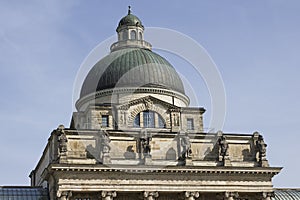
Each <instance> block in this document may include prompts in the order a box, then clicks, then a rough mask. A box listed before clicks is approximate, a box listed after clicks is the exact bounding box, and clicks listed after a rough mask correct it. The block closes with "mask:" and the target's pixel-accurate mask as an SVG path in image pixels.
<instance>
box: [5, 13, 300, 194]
mask: <svg viewBox="0 0 300 200" xmlns="http://www.w3.org/2000/svg"><path fill="white" fill-rule="evenodd" d="M116 31H117V34H118V41H117V42H115V43H114V44H112V45H111V49H110V50H111V52H110V54H109V55H107V56H106V57H104V58H102V59H101V60H100V61H99V62H98V63H97V64H95V66H94V67H93V68H92V69H91V70H90V72H89V73H88V75H87V77H86V78H85V81H84V83H83V85H82V88H81V93H80V98H79V99H78V101H77V103H76V108H77V112H75V113H73V118H72V120H71V123H70V127H69V128H65V127H64V126H63V125H60V126H59V127H58V128H57V129H55V130H53V131H52V133H51V136H50V138H49V140H48V143H47V145H46V147H45V149H44V152H43V155H42V157H41V158H40V160H39V162H38V164H37V166H36V168H35V169H34V170H33V171H32V172H31V174H30V178H31V186H32V187H31V188H27V190H30V189H32V190H35V192H36V190H39V191H40V192H41V194H43V195H44V193H43V192H45V191H47V192H48V195H49V198H50V199H60V200H96V199H103V200H135V199H144V200H155V199H157V200H175V199H182V200H194V199H204V200H213V199H220V200H225V199H226V200H234V199H239V200H270V199H285V198H282V196H280V195H279V196H278V195H277V194H283V193H285V192H286V194H291V192H289V191H286V190H284V191H275V194H274V188H273V185H272V178H273V177H274V176H275V175H276V174H278V173H279V172H280V170H281V168H278V167H271V166H269V164H268V160H267V157H266V147H267V145H266V144H265V142H264V139H263V136H262V135H261V134H259V133H258V132H255V133H251V134H228V133H223V132H222V131H218V132H217V133H205V132H204V130H203V114H204V113H205V109H204V108H202V107H189V97H188V96H186V94H185V90H184V86H183V83H182V81H181V79H180V77H179V75H178V74H177V72H176V70H175V69H174V67H173V66H172V65H171V64H170V63H169V62H168V61H167V60H166V59H165V58H163V57H161V56H160V55H158V54H157V53H155V52H153V51H152V49H151V44H150V43H148V42H146V41H145V40H144V33H143V31H144V26H143V24H142V22H141V21H140V20H139V19H138V18H137V17H136V16H134V15H133V14H131V11H130V10H129V11H128V15H126V16H125V17H123V18H122V19H121V20H120V22H119V24H118V27H117V30H116ZM5 190H7V191H15V192H16V189H15V188H0V195H1V191H5ZM24 190H25V189H24ZM12 193H13V192H12ZM36 193H37V192H36ZM36 193H35V194H36ZM294 194H295V196H297V195H298V196H299V191H295V192H294ZM38 195H39V194H37V195H36V196H38ZM275 195H277V197H275ZM44 196H45V195H44ZM283 196H284V195H283ZM40 197H41V199H43V198H46V197H43V196H40ZM0 199H1V196H0ZM32 199H34V198H32Z"/></svg>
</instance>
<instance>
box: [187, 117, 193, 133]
mask: <svg viewBox="0 0 300 200" xmlns="http://www.w3.org/2000/svg"><path fill="white" fill-rule="evenodd" d="M186 124H187V129H188V130H194V119H191V118H188V119H187V122H186Z"/></svg>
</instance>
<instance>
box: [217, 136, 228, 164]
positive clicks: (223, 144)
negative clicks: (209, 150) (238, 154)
mask: <svg viewBox="0 0 300 200" xmlns="http://www.w3.org/2000/svg"><path fill="white" fill-rule="evenodd" d="M218 143H219V146H220V156H222V158H223V159H224V158H225V157H226V156H228V155H229V154H228V142H227V141H226V136H224V135H222V136H221V137H220V138H219V141H218Z"/></svg>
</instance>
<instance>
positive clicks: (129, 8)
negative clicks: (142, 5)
mask: <svg viewBox="0 0 300 200" xmlns="http://www.w3.org/2000/svg"><path fill="white" fill-rule="evenodd" d="M130 14H131V6H128V15H130Z"/></svg>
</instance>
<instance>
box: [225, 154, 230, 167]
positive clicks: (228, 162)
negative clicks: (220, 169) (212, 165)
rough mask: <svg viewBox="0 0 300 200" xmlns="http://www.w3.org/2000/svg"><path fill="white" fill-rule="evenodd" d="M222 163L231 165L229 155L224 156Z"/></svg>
mask: <svg viewBox="0 0 300 200" xmlns="http://www.w3.org/2000/svg"><path fill="white" fill-rule="evenodd" d="M223 165H224V166H225V167H226V166H231V161H230V159H229V156H226V157H225V158H224V160H223Z"/></svg>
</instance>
